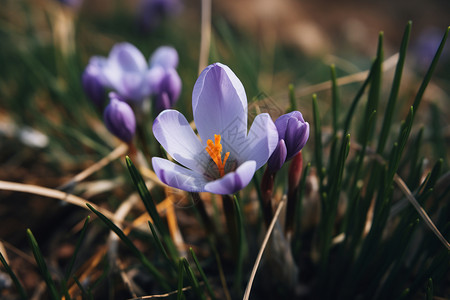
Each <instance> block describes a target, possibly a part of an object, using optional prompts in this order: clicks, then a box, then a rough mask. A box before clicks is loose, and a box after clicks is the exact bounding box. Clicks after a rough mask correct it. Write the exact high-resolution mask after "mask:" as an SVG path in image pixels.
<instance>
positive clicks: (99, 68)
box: [81, 56, 106, 107]
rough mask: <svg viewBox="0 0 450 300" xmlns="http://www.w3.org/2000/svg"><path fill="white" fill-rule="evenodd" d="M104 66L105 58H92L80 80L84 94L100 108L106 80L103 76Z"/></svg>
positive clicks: (103, 99)
mask: <svg viewBox="0 0 450 300" xmlns="http://www.w3.org/2000/svg"><path fill="white" fill-rule="evenodd" d="M105 64H106V59H105V58H103V57H97V56H94V57H92V58H91V59H90V61H89V64H88V65H87V67H86V69H85V70H84V72H83V75H82V78H81V82H82V85H83V89H84V92H85V93H86V95H87V96H88V97H89V98H90V99H91V100H92V102H94V104H95V105H96V106H97V107H102V106H103V102H105V84H106V78H105V77H104V76H103V68H104V66H105Z"/></svg>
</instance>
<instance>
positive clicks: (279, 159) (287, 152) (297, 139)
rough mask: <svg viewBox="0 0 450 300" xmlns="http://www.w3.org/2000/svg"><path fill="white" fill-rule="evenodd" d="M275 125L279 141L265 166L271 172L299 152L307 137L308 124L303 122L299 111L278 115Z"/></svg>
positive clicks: (275, 170)
mask: <svg viewBox="0 0 450 300" xmlns="http://www.w3.org/2000/svg"><path fill="white" fill-rule="evenodd" d="M275 126H276V127H277V130H278V138H279V142H278V146H277V148H276V149H275V151H274V152H273V153H272V155H271V157H270V158H269V161H268V162H267V167H268V169H269V170H270V171H271V172H277V171H278V170H279V169H280V168H281V167H282V166H283V164H284V162H285V161H288V160H290V159H291V158H292V157H294V156H295V155H296V154H297V153H298V152H300V150H302V148H303V147H304V146H305V144H306V141H307V140H308V137H309V124H308V122H305V120H304V119H303V116H302V114H301V112H299V111H293V112H290V113H288V114H284V115H282V116H280V117H279V118H278V119H277V120H276V121H275ZM283 158H284V159H283Z"/></svg>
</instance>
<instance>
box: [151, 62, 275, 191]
mask: <svg viewBox="0 0 450 300" xmlns="http://www.w3.org/2000/svg"><path fill="white" fill-rule="evenodd" d="M192 108H193V113H194V121H195V124H196V127H197V131H198V134H199V136H200V138H201V140H199V138H198V137H197V135H196V134H195V133H194V131H193V130H192V128H191V127H190V125H189V123H188V121H187V120H186V118H185V117H184V116H183V115H182V114H181V113H180V112H178V111H176V110H165V111H163V112H161V113H160V114H159V116H158V117H157V118H156V119H155V122H154V123H153V133H154V135H155V137H156V139H157V140H158V142H159V143H160V144H161V145H162V146H163V147H164V149H165V150H166V151H167V153H168V154H169V155H170V156H171V157H172V158H173V159H174V160H176V161H177V162H178V163H179V164H181V165H179V164H175V163H173V162H171V161H169V160H166V159H163V158H159V157H154V158H153V159H152V164H153V169H154V170H155V173H156V175H157V176H158V178H159V179H160V180H161V181H162V182H164V183H165V184H167V185H169V186H172V187H175V188H179V189H182V190H185V191H188V192H211V193H215V194H232V193H235V192H237V191H239V190H240V189H242V188H244V187H245V186H246V185H247V184H248V183H249V182H250V180H251V179H252V177H253V175H254V173H255V171H256V170H257V169H259V168H260V167H261V166H263V165H264V164H265V163H266V162H267V160H268V158H269V157H270V155H271V154H272V152H273V151H274V149H275V148H276V146H277V143H278V132H277V129H276V127H275V124H274V123H273V122H272V120H271V118H270V116H269V115H268V114H260V115H258V116H257V117H256V118H255V120H254V121H253V124H252V126H251V127H250V130H249V131H248V132H247V97H246V95H245V90H244V87H243V85H242V83H241V82H240V81H239V79H238V78H237V77H236V75H235V74H234V73H233V72H232V71H231V69H230V68H228V67H227V66H225V65H223V64H220V63H215V64H212V65H210V66H208V67H207V68H206V69H205V70H203V72H202V73H201V74H200V76H199V78H198V79H197V82H196V83H195V86H194V91H193V95H192Z"/></svg>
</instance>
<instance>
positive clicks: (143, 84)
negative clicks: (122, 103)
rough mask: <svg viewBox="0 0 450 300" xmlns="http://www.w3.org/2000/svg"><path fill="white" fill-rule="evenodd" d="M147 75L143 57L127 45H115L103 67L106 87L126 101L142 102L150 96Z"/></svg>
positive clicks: (130, 45) (147, 69) (145, 62)
mask: <svg viewBox="0 0 450 300" xmlns="http://www.w3.org/2000/svg"><path fill="white" fill-rule="evenodd" d="M148 73H149V68H148V64H147V61H146V59H145V57H144V55H142V53H141V52H140V51H139V50H138V49H137V48H136V47H135V46H133V45H132V44H129V43H120V44H117V45H115V46H114V47H113V48H112V50H111V52H110V53H109V56H108V58H107V61H106V63H105V65H104V67H103V75H104V76H105V78H106V84H107V85H108V87H109V88H111V89H113V90H114V91H116V92H117V93H118V94H119V95H120V96H122V97H123V98H125V99H126V100H127V101H142V100H143V99H144V98H146V97H148V96H149V95H150V93H151V90H150V83H149V81H148V80H149V79H148V77H149V75H148Z"/></svg>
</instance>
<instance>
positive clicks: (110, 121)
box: [103, 92, 136, 143]
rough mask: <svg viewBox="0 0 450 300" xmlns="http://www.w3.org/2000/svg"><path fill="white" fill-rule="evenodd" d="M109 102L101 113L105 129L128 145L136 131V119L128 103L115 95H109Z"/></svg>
mask: <svg viewBox="0 0 450 300" xmlns="http://www.w3.org/2000/svg"><path fill="white" fill-rule="evenodd" d="M109 98H110V102H109V104H108V105H107V106H106V108H105V111H104V112H103V120H104V122H105V125H106V128H108V130H109V131H110V132H111V133H112V134H114V135H115V136H117V137H118V138H119V139H121V140H122V141H124V142H126V143H130V142H131V141H132V139H133V137H134V133H135V131H136V118H135V116H134V112H133V110H132V109H131V107H130V105H128V103H126V102H124V101H122V99H121V98H120V96H119V95H117V94H116V93H113V92H111V93H109Z"/></svg>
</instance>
